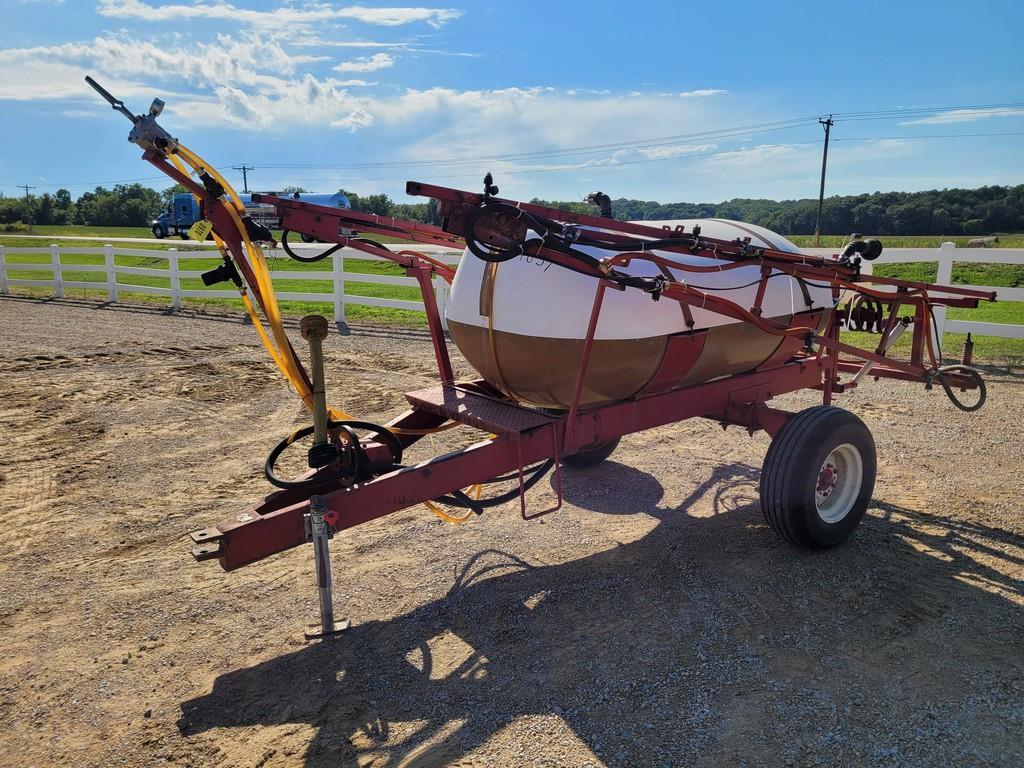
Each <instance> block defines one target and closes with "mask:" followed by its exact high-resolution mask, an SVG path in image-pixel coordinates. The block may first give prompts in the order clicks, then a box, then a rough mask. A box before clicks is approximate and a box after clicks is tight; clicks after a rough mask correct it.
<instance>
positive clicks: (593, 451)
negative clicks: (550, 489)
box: [562, 437, 622, 469]
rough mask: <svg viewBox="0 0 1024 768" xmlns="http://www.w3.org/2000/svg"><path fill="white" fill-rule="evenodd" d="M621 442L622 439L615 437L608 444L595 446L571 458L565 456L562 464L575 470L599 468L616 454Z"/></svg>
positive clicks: (578, 452)
mask: <svg viewBox="0 0 1024 768" xmlns="http://www.w3.org/2000/svg"><path fill="white" fill-rule="evenodd" d="M620 440H622V438H621V437H613V438H612V439H611V440H609V441H608V442H606V443H601V444H599V445H595V446H593V447H592V448H584V449H583V450H582V451H577V452H576V453H574V454H572V455H570V456H563V457H562V464H564V465H565V466H567V467H572V468H573V469H586V468H587V467H594V466H597V465H598V464H600V463H601V462H602V461H604V460H605V459H607V458H608V457H609V456H611V455H612V453H614V451H615V449H616V448H618V447H619V441H620Z"/></svg>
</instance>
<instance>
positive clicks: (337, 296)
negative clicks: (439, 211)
mask: <svg viewBox="0 0 1024 768" xmlns="http://www.w3.org/2000/svg"><path fill="white" fill-rule="evenodd" d="M327 247H328V246H326V245H318V246H312V247H311V248H309V249H302V250H314V251H315V250H322V249H324V248H327ZM417 247H418V249H419V250H423V251H424V252H426V251H428V250H429V251H431V255H432V256H433V258H436V259H438V260H440V261H443V262H445V263H447V264H458V262H459V256H460V255H461V253H460V252H458V251H450V250H443V249H435V248H430V247H427V248H424V247H421V246H417ZM296 250H300V248H296ZM29 254H34V255H41V256H49V258H48V259H46V260H40V261H34V260H33V261H32V262H23V261H21V260H20V259H19V260H18V261H9V260H8V257H9V256H14V255H29ZM65 254H75V255H76V256H77V255H102V256H103V263H102V264H70V263H67V262H65V261H64V260H62V256H63V255H65ZM266 255H267V256H268V257H271V258H273V257H284V258H287V256H286V255H285V254H284V252H283V251H267V252H266ZM117 256H137V257H143V258H149V259H164V260H166V261H167V267H166V268H158V267H132V266H124V265H120V264H117V263H116V258H115V257H117ZM219 258H220V254H219V253H218V252H217V251H215V250H189V251H178V250H177V249H175V248H170V249H167V250H155V249H142V248H115V247H113V246H112V245H105V246H103V247H98V248H88V247H86V248H80V247H75V246H64V247H60V246H57V245H51V246H49V247H46V248H4V247H3V246H2V245H0V294H4V293H9V292H10V286H35V287H48V288H50V289H52V291H53V294H54V296H56V297H57V298H63V296H64V289H65V288H91V289H95V290H106V293H107V301H111V302H116V301H117V300H118V295H119V294H120V293H145V294H152V295H156V296H167V297H169V298H170V301H171V306H172V307H174V308H175V309H180V308H181V300H182V299H190V298H194V299H237V298H238V291H237V290H225V289H210V288H208V289H189V288H183V287H182V285H181V283H182V280H187V279H199V278H201V277H202V275H203V272H205V271H206V270H205V269H188V268H187V267H188V262H189V261H194V260H196V259H206V260H210V259H219ZM349 260H362V261H386V260H385V259H381V258H380V257H379V256H373V255H371V254H368V253H364V252H363V251H359V250H356V249H355V248H343V249H341V250H339V251H336V252H335V253H333V254H332V255H331V256H329V257H328V258H327V259H325V260H324V261H323V262H322V263H323V265H324V266H325V267H328V268H329V269H324V270H319V271H313V270H308V269H299V270H271V272H270V277H271V279H272V280H273V281H274V285H275V288H276V289H277V291H276V294H277V297H278V298H279V299H282V300H286V301H287V300H294V301H313V302H323V303H325V304H332V305H333V306H334V319H335V320H337V321H338V322H344V320H345V306H346V305H347V304H358V305H361V306H367V307H387V308H391V309H408V310H413V311H417V312H423V311H424V307H423V302H422V301H409V300H404V299H382V298H376V297H372V296H359V295H355V294H351V293H347V292H346V290H345V284H346V282H359V283H370V284H373V285H392V286H403V287H412V288H418V287H419V283H418V282H417V280H416V279H415V278H413V277H399V276H397V275H379V274H372V273H363V272H346V271H345V262H346V261H349ZM182 262H185V264H184V266H185V268H182V267H183V264H182ZM271 266H273V264H271ZM18 271H21V272H38V271H45V272H49V273H50V275H51V276H50V278H49V279H38V278H35V279H29V278H20V277H11V276H10V273H11V272H18ZM75 273H93V274H96V273H101V274H102V275H103V277H104V279H103V281H102V282H101V281H97V280H75V279H74V278H73V277H72V278H70V279H69V278H68V275H69V274H70V275H74V274H75ZM122 275H136V276H141V277H159V278H163V279H165V280H167V281H169V286H168V287H162V286H153V285H137V284H135V283H125V282H120V281H119V277H120V276H122ZM291 280H317V281H320V280H322V281H325V282H330V284H331V292H330V293H307V292H296V291H289V290H287V284H288V281H291ZM434 295H435V298H436V300H437V304H438V307H439V308H440V310H441V316H442V318H443V317H444V307H445V304H446V303H447V300H448V284H447V283H445V282H444V280H442V279H441V278H440V277H435V278H434Z"/></svg>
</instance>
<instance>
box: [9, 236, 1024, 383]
mask: <svg viewBox="0 0 1024 768" xmlns="http://www.w3.org/2000/svg"><path fill="white" fill-rule="evenodd" d="M40 229H42V228H40ZM48 229H54V230H58V229H59V230H65V231H66V230H69V229H72V230H75V231H85V230H90V231H100V233H101V235H100V236H102V235H106V234H110V231H109V230H110V228H107V229H106V230H103V229H101V228H80V227H59V228H57V227H54V228H48ZM48 234H55V233H54V232H48ZM17 239H18V238H16V237H15V238H7V237H5V238H3V239H0V244H3V245H9V246H11V247H14V243H13V242H11V240H17ZM170 242H171V243H173V245H174V247H177V248H179V249H182V250H184V248H188V247H189V244H188V243H186V242H184V241H176V240H175V241H170ZM19 245H25V246H28V247H41V243H40V241H32V240H29V241H27V242H23V243H19ZM86 245H88V246H89V247H95V246H96V245H97V244H96V243H87V244H86ZM62 247H64V245H63V244H62ZM72 247H73V246H72ZM133 247H134V246H133ZM164 247H166V246H157V245H154V246H153V248H164ZM61 259H62V261H63V263H64V264H66V265H78V266H90V265H101V264H102V263H103V257H102V256H101V255H92V254H81V253H79V254H76V253H62V254H61ZM40 261H48V257H47V256H46V254H9V255H8V256H7V262H8V274H9V276H10V277H11V278H27V279H37V280H46V279H49V277H50V273H49V272H48V271H45V270H38V269H32V268H31V267H24V268H19V266H18V265H19V264H31V263H33V262H35V263H38V262H40ZM269 261H270V268H271V269H272V270H274V271H282V272H284V271H287V272H303V271H306V272H311V271H318V272H319V271H329V270H330V268H331V267H330V262H329V261H323V262H318V263H314V264H303V263H299V262H295V261H292V260H291V259H287V258H271V259H270V260H269ZM116 263H117V264H118V265H120V266H134V267H148V268H153V269H166V267H167V261H166V259H163V258H158V257H156V256H154V257H145V256H117V257H116ZM219 263H220V260H219V259H218V258H209V259H195V260H192V259H190V260H188V261H182V262H181V267H182V269H188V270H206V269H211V268H213V267H215V266H217V265H218V264H219ZM345 269H346V272H348V273H350V274H352V273H354V274H366V275H392V276H402V275H404V270H402V268H401V267H399V266H398V265H396V264H392V263H389V262H385V261H364V260H357V259H348V260H346V262H345ZM875 272H876V273H877V274H878V275H883V276H888V277H900V278H904V279H909V280H919V281H924V282H929V281H934V280H935V277H936V265H935V263H915V264H879V265H878V266H876V268H875ZM66 279H69V280H75V281H89V282H96V283H98V284H100V285H97V288H96V289H92V288H66V289H65V295H66V296H68V297H75V298H87V299H98V300H104V299H105V298H106V289H105V287H103V286H102V283H103V280H104V276H103V274H102V273H101V272H93V271H83V272H67V273H66ZM119 282H121V283H122V284H131V285H142V286H158V287H163V288H169V287H170V280H169V278H165V277H148V276H139V275H121V276H120V277H119ZM953 282H954V283H960V284H963V283H967V284H974V285H990V286H993V287H996V288H997V289H998V287H1001V286H1014V287H1020V286H1024V266H1020V265H1007V264H955V265H954V267H953ZM217 287H218V288H221V289H223V288H225V287H226V286H225V285H220V286H217ZM182 288H184V289H187V290H202V289H203V288H204V286H203V285H202V282H201V281H200V280H199V279H196V278H190V279H183V280H182ZM277 288H278V290H279V291H290V292H292V291H293V292H297V293H330V292H331V290H332V287H331V283H330V282H329V281H325V280H289V281H287V282H285V281H278V285H277ZM12 290H16V291H18V292H21V293H31V294H34V295H48V294H49V289H46V288H39V289H34V288H27V287H21V286H12ZM346 291H347V293H349V294H352V295H356V296H370V297H375V298H383V299H402V300H406V301H417V300H418V299H419V297H420V294H419V289H418V288H416V287H405V286H392V285H376V284H372V283H364V282H359V281H349V282H347V284H346ZM119 294H122V295H124V296H126V297H131V300H133V301H144V302H147V303H153V304H159V305H166V304H167V303H168V300H167V298H166V297H163V296H151V295H146V294H137V293H132V291H131V289H128V288H121V289H119ZM184 304H185V305H186V306H189V307H193V308H200V309H222V310H225V311H227V310H233V311H237V310H238V309H239V302H238V301H237V300H233V299H218V298H212V297H211V298H209V299H185V300H184ZM281 309H282V311H283V312H285V313H286V314H289V315H300V314H307V313H310V312H320V313H324V312H327V313H330V312H331V308H330V306H329V305H326V304H323V303H318V302H308V301H282V302H281ZM346 315H347V318H348V319H349V320H350V321H352V322H356V323H377V324H390V325H402V326H418V327H423V326H425V325H426V321H425V318H424V316H423V314H421V313H419V312H412V311H409V310H400V309H390V308H382V307H360V306H358V305H348V306H347V307H346ZM948 316H949V318H950V319H964V320H978V321H981V322H994V323H1020V324H1024V302H996V303H994V304H993V303H988V302H983V303H982V304H981V305H980V306H979V307H978V308H977V309H951V310H949V313H948ZM844 337H845V338H849V339H851V340H854V343H857V344H859V345H861V346H867V347H870V348H874V346H875V345H876V344H877V337H872V336H870V335H868V334H856V333H850V334H844ZM905 338H908V337H905ZM963 341H964V336H963V335H959V334H947V335H946V338H945V339H944V351H945V353H946V356H947V357H949V356H957V355H959V350H960V349H961V348H962V346H963ZM902 343H903V344H904V345H905V344H906V342H905V341H904V342H902ZM900 348H902V347H900ZM975 353H976V354H977V355H978V357H979V358H985V359H992V360H1008V361H1010V364H1011V365H1018V364H1020V363H1021V361H1024V340H1017V339H1001V338H995V337H978V338H976V339H975Z"/></svg>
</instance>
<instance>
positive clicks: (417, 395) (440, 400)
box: [405, 384, 560, 437]
mask: <svg viewBox="0 0 1024 768" xmlns="http://www.w3.org/2000/svg"><path fill="white" fill-rule="evenodd" d="M405 399H406V400H408V401H409V403H410V405H412V406H413V408H417V409H419V410H423V411H427V412H429V413H436V414H438V415H439V416H445V417H447V418H449V419H452V420H454V421H459V422H462V423H463V424H468V425H469V426H471V427H476V428H477V429H480V430H483V431H484V432H491V433H493V434H495V435H501V436H503V437H516V436H518V435H521V434H523V433H524V432H530V431H532V430H534V429H539V428H541V427H545V426H548V425H551V424H555V423H557V422H558V421H559V420H560V417H558V416H552V415H550V414H547V413H543V412H541V411H535V410H533V409H531V408H527V407H525V406H522V405H519V404H517V403H513V402H510V401H508V400H501V399H499V398H497V397H494V396H492V395H487V394H484V393H480V392H474V391H472V390H470V389H468V388H464V387H462V386H461V385H459V384H442V385H440V386H437V387H430V388H428V389H420V390H417V391H415V392H406V393H405Z"/></svg>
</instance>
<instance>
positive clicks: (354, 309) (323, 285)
mask: <svg viewBox="0 0 1024 768" xmlns="http://www.w3.org/2000/svg"><path fill="white" fill-rule="evenodd" d="M30 242H31V241H30ZM5 244H6V243H5ZM28 247H38V242H37V243H35V244H33V245H32V246H28ZM45 259H47V256H46V254H9V255H8V256H7V273H8V277H9V278H11V279H22V280H49V279H50V276H51V275H50V272H49V270H40V269H32V268H31V267H28V266H26V267H19V266H18V265H19V264H25V265H29V264H33V263H35V264H38V263H39V262H40V261H42V260H45ZM114 261H115V263H116V264H117V265H118V266H125V267H146V268H148V269H166V268H167V260H166V259H163V258H159V257H155V256H154V257H151V258H150V257H145V256H115V257H114ZM268 261H269V266H270V269H271V270H272V271H275V272H277V271H281V272H285V271H287V272H322V271H330V269H331V263H330V261H322V262H317V263H314V264H302V263H299V262H296V261H292V260H291V259H287V258H271V259H269V260H268ZM61 263H62V264H64V265H69V266H92V265H102V264H103V256H102V255H99V254H95V255H94V254H81V253H79V254H76V253H64V252H62V253H61ZM220 263H221V262H220V259H219V258H210V259H189V260H188V261H182V262H180V265H181V269H183V270H189V271H191V270H196V271H200V270H207V269H212V268H213V267H216V266H217V265H219V264H220ZM345 271H346V272H347V273H349V274H367V275H391V276H395V277H402V276H404V275H405V272H404V270H403V269H402V268H401V267H399V266H398V265H397V264H391V263H389V262H384V261H363V260H357V259H348V260H346V262H345ZM64 279H65V280H72V281H76V282H95V283H98V284H99V285H98V286H97V288H95V289H93V288H71V287H66V288H65V289H64V295H65V296H66V297H69V298H71V297H73V298H83V299H99V300H105V299H106V296H107V292H106V287H105V285H104V281H105V279H106V278H105V276H104V274H103V273H102V272H92V271H77V270H75V271H68V270H65V271H64ZM118 282H119V283H120V284H121V286H124V285H126V284H128V285H141V286H153V287H159V288H170V285H171V281H170V278H169V277H155V276H154V277H150V276H144V275H119V276H118ZM181 287H182V289H183V290H205V286H204V285H203V283H202V280H200V279H198V278H182V280H181ZM215 287H216V288H218V289H222V290H223V289H225V288H228V287H229V286H228V285H227V284H222V285H219V286H215ZM276 287H277V290H278V291H288V292H296V293H331V291H332V290H333V288H332V283H331V282H330V281H327V280H288V281H283V280H281V281H278V283H277V286H276ZM11 290H12V291H16V292H18V293H24V294H30V295H40V296H42V295H50V293H51V290H50V289H48V288H35V287H34V286H11ZM345 290H346V293H347V294H350V295H354V296H369V297H373V298H380V299H401V300H404V301H418V300H419V298H420V291H419V288H417V287H413V286H409V287H406V286H398V285H377V284H374V283H364V282H358V281H346V283H345ZM118 296H119V297H121V296H126V297H131V299H132V300H133V301H143V302H145V303H154V304H161V305H166V304H167V303H168V298H167V297H165V296H153V295H150V294H143V293H133V292H132V291H131V289H130V288H124V287H119V288H118ZM182 303H183V305H185V306H187V307H192V308H197V309H211V308H217V309H225V310H236V311H237V310H239V309H240V308H241V303H240V302H239V301H238V300H236V299H220V298H213V297H211V298H209V299H192V298H188V299H183V301H182ZM280 305H281V311H282V312H284V313H285V314H289V315H304V314H309V313H310V312H319V313H323V312H327V313H328V314H330V313H331V312H332V311H333V309H332V308H331V305H328V304H324V303H321V302H311V301H281V302H280ZM345 315H346V319H348V320H349V321H352V322H357V323H376V324H389V325H402V326H416V327H425V326H426V319H425V317H424V315H423V314H422V313H420V312H414V311H410V310H405V309H392V308H389V307H363V306H359V305H352V304H350V305H347V306H346V308H345Z"/></svg>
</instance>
